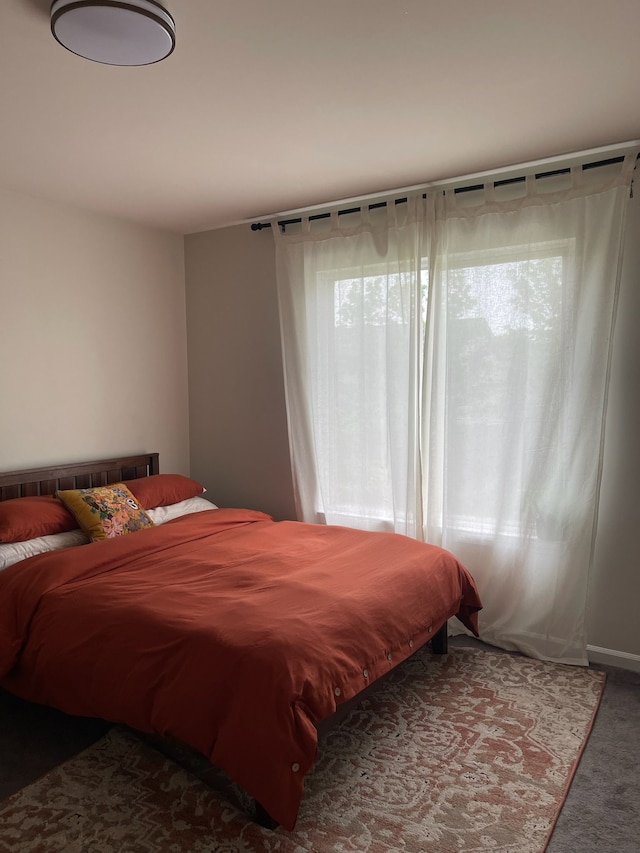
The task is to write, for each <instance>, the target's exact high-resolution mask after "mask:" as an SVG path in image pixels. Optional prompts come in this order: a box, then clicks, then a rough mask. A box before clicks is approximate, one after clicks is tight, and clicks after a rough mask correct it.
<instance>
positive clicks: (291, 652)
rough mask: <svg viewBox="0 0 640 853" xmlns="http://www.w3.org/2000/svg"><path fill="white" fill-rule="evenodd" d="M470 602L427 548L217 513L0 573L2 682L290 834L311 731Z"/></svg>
mask: <svg viewBox="0 0 640 853" xmlns="http://www.w3.org/2000/svg"><path fill="white" fill-rule="evenodd" d="M480 607H481V603H480V600H479V598H478V593H477V590H476V587H475V584H474V582H473V580H472V578H471V576H470V575H469V573H468V572H467V571H466V569H464V568H463V567H462V566H461V565H460V564H459V563H458V562H457V561H456V560H455V558H454V557H453V556H452V555H451V554H450V553H448V552H447V551H444V550H442V549H440V548H436V547H433V546H430V545H425V544H422V543H419V542H417V541H415V540H413V539H409V538H407V537H404V536H400V535H396V534H386V533H368V532H364V531H359V530H352V529H349V528H341V527H325V526H320V525H311V524H303V523H299V522H274V521H273V520H272V519H271V518H270V517H269V516H267V515H264V514H263V513H260V512H255V511H251V510H234V509H222V510H217V511H214V512H205V513H198V514H195V515H189V516H185V517H183V518H180V519H177V520H175V521H172V522H169V523H167V524H165V525H162V526H158V527H153V528H149V529H147V530H141V531H139V532H137V533H135V534H132V535H128V536H122V537H119V538H117V539H111V540H107V541H103V542H96V543H94V544H91V545H86V546H81V547H77V548H71V549H65V550H64V551H57V552H51V553H47V554H42V555H40V556H37V557H32V558H31V559H30V560H28V561H24V562H23V563H19V564H17V565H15V566H12V567H10V568H8V569H6V570H5V571H3V572H0V679H1V682H0V683H2V685H3V686H4V687H6V688H7V689H8V690H11V691H13V692H14V693H17V694H18V695H20V696H22V697H24V698H26V699H29V700H31V701H35V702H41V703H45V704H48V705H53V706H54V707H57V708H59V709H61V710H63V711H66V712H68V713H71V714H80V715H85V716H97V717H102V718H105V719H107V720H111V721H114V722H123V723H126V724H128V725H130V726H132V727H134V728H136V729H139V730H141V731H147V732H156V733H159V734H166V735H171V736H172V737H175V738H178V739H180V740H182V741H184V742H186V743H188V744H190V745H191V746H193V747H195V748H196V749H198V750H200V751H201V752H203V753H204V754H205V755H207V756H208V757H209V759H210V760H211V761H212V762H213V763H214V764H216V765H218V766H220V767H222V768H223V769H224V770H225V771H226V772H227V773H228V774H229V776H230V777H231V778H233V779H234V780H235V781H236V782H238V783H239V784H240V785H242V786H243V787H244V788H245V789H246V790H247V791H248V792H249V793H250V794H251V795H252V796H253V797H255V798H256V799H257V800H258V801H259V802H260V803H261V804H262V805H263V806H264V807H265V808H266V810H267V811H268V812H269V813H270V814H271V816H272V817H273V818H275V819H276V820H277V821H279V822H280V823H281V824H282V825H283V826H284V827H286V828H287V829H292V828H293V826H294V825H295V821H296V816H297V813H298V808H299V805H300V800H301V798H302V793H303V781H304V776H305V773H306V772H307V771H308V770H309V768H310V767H311V765H312V764H313V762H314V760H315V757H316V748H317V732H316V728H315V725H314V724H315V723H317V722H319V721H320V720H322V719H324V718H326V717H328V716H329V715H330V714H332V713H333V712H334V711H335V709H336V706H337V705H338V704H340V703H341V702H343V701H345V700H346V699H349V698H351V697H352V696H354V695H355V694H356V693H358V692H359V691H360V690H362V689H363V688H364V687H366V686H367V684H369V683H370V682H371V681H373V680H374V679H375V678H377V677H378V676H380V675H382V674H383V673H385V672H387V671H388V670H389V669H390V668H391V667H393V666H395V665H396V664H397V663H399V662H400V661H401V660H403V659H404V658H406V657H408V656H409V655H410V654H411V653H412V652H413V651H415V650H416V649H417V648H418V647H419V646H420V645H421V644H423V643H424V642H425V641H426V640H428V639H429V637H430V636H432V634H433V633H434V632H435V631H436V630H437V629H438V628H439V627H440V625H441V624H442V623H443V622H444V621H445V620H446V619H448V618H449V617H451V616H453V615H454V614H457V615H458V616H459V617H460V618H461V620H462V622H464V624H466V625H467V626H468V627H469V628H470V629H471V630H473V631H474V632H477V623H476V619H477V616H476V613H477V611H478V610H479V609H480Z"/></svg>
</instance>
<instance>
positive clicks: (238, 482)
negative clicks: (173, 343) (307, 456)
mask: <svg viewBox="0 0 640 853" xmlns="http://www.w3.org/2000/svg"><path fill="white" fill-rule="evenodd" d="M185 265H186V281H187V327H188V344H189V366H190V369H189V399H190V424H191V430H190V435H191V438H190V444H191V471H192V474H193V476H194V477H196V478H198V479H199V480H200V481H201V482H203V483H204V484H205V485H206V486H207V488H208V491H209V495H210V497H211V499H212V500H213V501H214V503H217V504H219V505H224V506H246V507H251V508H253V509H261V510H263V511H265V512H269V513H271V514H272V515H274V516H275V517H276V518H278V519H282V518H294V517H295V508H294V503H293V486H292V480H291V467H290V464H289V444H288V438H287V420H286V411H285V401H284V384H283V376H282V356H281V352H280V326H279V319H278V302H277V296H276V283H275V257H274V247H273V237H272V235H271V234H270V232H269V231H266V232H265V231H263V232H260V233H253V232H251V231H250V229H249V227H248V226H237V227H234V228H224V229H220V230H218V231H208V232H205V233H202V234H192V235H189V236H187V237H186V238H185Z"/></svg>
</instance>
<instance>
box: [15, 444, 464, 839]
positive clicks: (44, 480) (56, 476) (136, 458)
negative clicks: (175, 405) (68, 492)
mask: <svg viewBox="0 0 640 853" xmlns="http://www.w3.org/2000/svg"><path fill="white" fill-rule="evenodd" d="M158 473H160V464H159V454H158V453H139V454H134V455H131V456H121V457H117V458H114V459H99V460H97V461H93V462H74V463H70V464H66V465H49V466H45V467H41V468H29V469H25V470H21V471H10V472H7V473H1V472H0V501H5V500H10V499H12V498H21V497H29V496H33V495H52V494H54V493H55V491H56V489H87V488H94V487H96V486H107V485H109V483H117V482H120V481H121V480H136V479H138V478H140V477H150V476H151V475H152V474H158ZM447 636H448V635H447V623H446V622H445V623H444V625H442V626H441V627H440V628H439V629H438V631H436V633H435V634H434V635H433V637H432V638H431V640H430V643H431V650H432V651H433V653H434V654H437V655H444V654H447V651H448V639H447ZM416 651H418V650H417V649H416ZM374 687H375V684H372V685H370V686H369V687H367V688H365V690H363V691H362V692H361V693H360V694H358V695H357V696H355V697H354V698H353V699H351V700H349V702H346V703H344V704H343V705H341V706H340V708H339V709H338V711H336V713H335V714H333V715H332V716H331V717H329V718H327V719H326V720H322V721H321V723H319V724H318V726H317V728H318V732H319V734H322V733H325V732H327V731H328V730H329V729H331V728H332V727H333V726H334V725H336V723H338V722H339V721H340V720H342V719H343V718H344V717H345V716H346V715H347V713H348V712H349V711H350V710H351V708H352V707H354V706H355V705H356V704H357V703H358V702H359V701H360V700H361V699H362V697H363V696H364V695H365V694H366V693H367V692H368V691H370V690H372V689H373V688H374ZM168 754H171V752H170V750H169V752H168ZM254 818H255V820H256V822H257V823H259V824H260V825H261V826H265V827H267V828H268V829H274V828H275V827H276V826H277V823H276V822H275V821H274V820H273V818H272V817H271V816H270V815H269V814H268V813H267V811H266V810H265V809H264V808H263V807H262V806H261V805H260V803H258V802H256V803H255V814H254Z"/></svg>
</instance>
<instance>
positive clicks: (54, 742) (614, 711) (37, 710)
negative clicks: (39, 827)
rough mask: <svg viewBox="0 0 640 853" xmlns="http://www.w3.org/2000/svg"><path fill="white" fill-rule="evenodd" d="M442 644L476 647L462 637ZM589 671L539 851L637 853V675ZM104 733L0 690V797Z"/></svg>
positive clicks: (103, 726)
mask: <svg viewBox="0 0 640 853" xmlns="http://www.w3.org/2000/svg"><path fill="white" fill-rule="evenodd" d="M450 643H452V644H456V645H457V644H459V645H478V646H481V645H482V644H480V643H477V642H476V641H473V640H469V639H467V638H462V637H458V638H455V639H453V640H450ZM596 668H597V669H602V670H604V671H606V673H607V684H606V687H605V691H604V696H603V699H602V703H601V706H600V710H599V712H598V715H597V717H596V721H595V725H594V727H593V732H592V734H591V737H590V739H589V741H588V743H587V747H586V749H585V751H584V753H583V756H582V760H581V762H580V765H579V767H578V770H577V772H576V775H575V777H574V781H573V784H572V786H571V789H570V791H569V795H568V797H567V801H566V803H565V805H564V808H563V810H562V812H561V814H560V818H559V820H558V823H557V826H556V828H555V831H554V833H553V836H552V839H551V842H550V844H549V846H548V848H547V853H638V851H640V673H632V672H628V671H625V670H621V669H615V668H613V667H604V666H599V667H596ZM108 728H109V726H108V724H107V723H105V722H103V721H101V720H89V719H85V718H77V717H69V716H67V715H65V714H62V713H60V712H58V711H54V710H52V709H49V708H44V707H41V706H38V705H32V704H30V703H28V702H23V701H21V700H20V699H17V698H16V697H14V696H11V695H10V694H8V693H6V692H4V691H1V690H0V799H3V798H5V797H7V796H9V795H10V794H12V793H14V792H15V791H17V790H19V789H20V788H22V787H24V786H25V785H28V784H29V783H30V782H32V781H34V780H35V779H37V778H38V777H39V776H41V775H42V774H43V773H46V772H47V771H48V770H50V769H51V768H52V767H54V766H55V765H56V764H58V763H60V762H62V761H64V760H65V759H67V758H69V757H71V756H72V755H74V754H75V753H77V752H79V751H80V750H82V749H84V748H85V747H86V746H88V745H89V744H90V743H92V742H93V741H95V740H97V739H98V738H99V737H101V736H102V734H103V733H104V732H105V731H106V730H107V729H108Z"/></svg>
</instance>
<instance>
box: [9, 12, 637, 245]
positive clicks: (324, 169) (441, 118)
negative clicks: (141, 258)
mask: <svg viewBox="0 0 640 853" xmlns="http://www.w3.org/2000/svg"><path fill="white" fill-rule="evenodd" d="M165 5H166V7H167V8H168V10H169V11H170V12H171V13H172V14H173V16H174V18H175V21H176V30H177V46H176V50H175V52H174V53H173V54H172V55H171V56H170V57H169V58H168V59H166V60H165V61H164V62H160V63H158V64H156V65H151V66H146V67H140V68H117V67H112V66H106V65H99V64H96V63H91V62H88V61H86V60H84V59H81V58H80V57H77V56H74V55H73V54H71V53H69V52H68V51H66V50H64V49H63V48H62V47H61V46H60V45H59V44H57V43H56V42H55V41H54V39H53V37H52V36H51V33H50V30H49V6H50V0H0V122H1V125H0V154H1V156H0V185H3V186H5V187H6V188H9V189H14V190H18V191H20V192H24V193H28V194H31V195H37V196H40V197H43V198H50V199H53V200H57V201H62V202H68V203H71V204H74V205H78V206H80V207H83V208H89V209H92V210H96V211H100V212H106V213H109V214H114V215H117V216H122V217H126V218H129V219H133V220H135V221H138V222H142V223H146V224H149V225H153V226H157V227H161V228H167V229H170V230H173V231H177V232H179V233H190V232H194V231H202V230H206V229H210V228H216V227H219V226H223V225H228V224H231V223H235V222H239V221H242V220H246V219H250V218H253V217H257V216H259V215H261V214H268V213H272V212H277V211H282V210H289V209H292V208H297V207H302V206H307V205H313V204H319V203H322V202H329V201H331V200H335V199H342V198H348V197H351V196H357V195H363V194H369V193H371V194H374V193H376V192H379V191H384V190H388V189H393V188H395V187H404V186H410V185H413V184H420V183H426V182H428V181H432V180H440V179H444V178H450V177H455V176H458V175H462V174H467V173H472V172H476V171H483V170H487V169H493V168H499V167H502V166H508V165H511V164H515V163H522V162H526V161H529V160H537V159H540V158H546V157H553V156H556V155H560V154H564V153H570V152H573V151H578V150H583V149H587V148H592V147H599V146H604V145H611V144H615V143H620V142H625V141H628V140H632V139H638V138H640V0H606V2H605V0H268V1H267V0H166V2H165Z"/></svg>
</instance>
